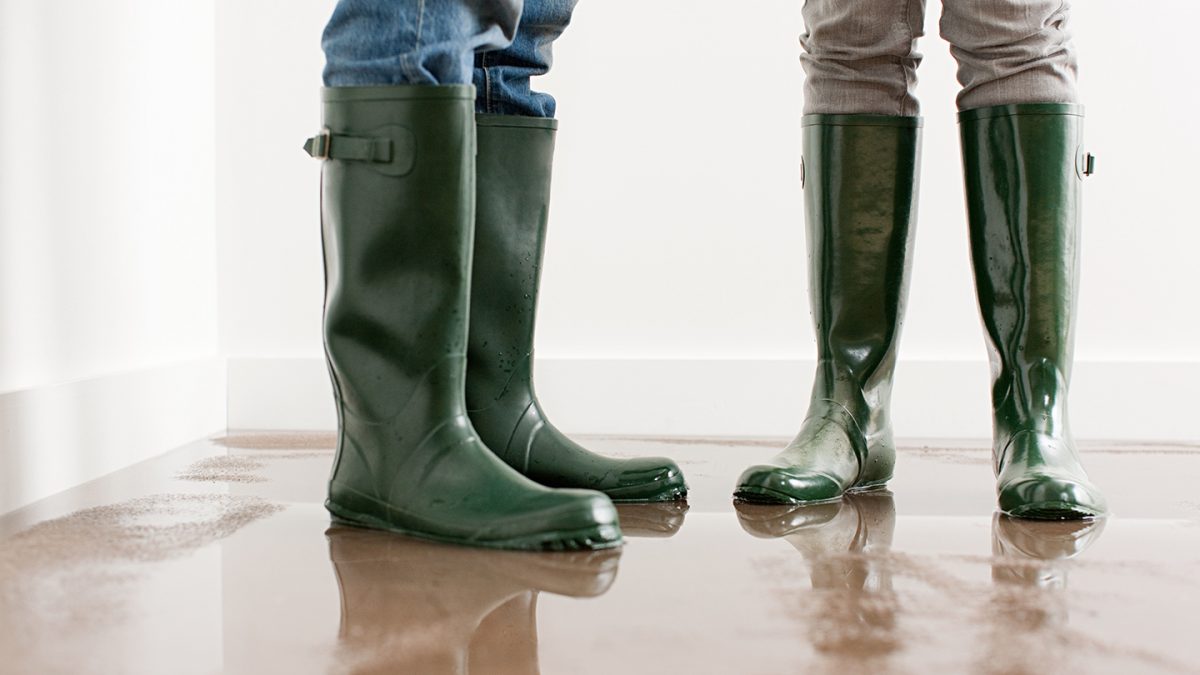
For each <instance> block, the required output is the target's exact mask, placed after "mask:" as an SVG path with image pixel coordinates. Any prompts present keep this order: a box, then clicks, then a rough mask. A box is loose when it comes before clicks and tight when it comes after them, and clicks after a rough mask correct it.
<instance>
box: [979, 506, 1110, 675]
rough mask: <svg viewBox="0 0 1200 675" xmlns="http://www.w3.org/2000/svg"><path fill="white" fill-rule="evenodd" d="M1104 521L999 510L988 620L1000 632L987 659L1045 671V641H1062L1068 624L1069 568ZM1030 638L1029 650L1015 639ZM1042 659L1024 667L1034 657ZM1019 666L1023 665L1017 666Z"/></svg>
mask: <svg viewBox="0 0 1200 675" xmlns="http://www.w3.org/2000/svg"><path fill="white" fill-rule="evenodd" d="M1103 530H1104V521H1103V520H1091V521H1044V522H1036V521H1030V520H1022V519H1018V518H1013V517H1010V516H1005V515H1001V514H996V516H995V518H994V519H993V520H992V556H993V561H992V581H993V583H994V584H995V590H994V593H993V599H992V608H991V610H990V611H989V615H990V620H989V623H990V625H992V626H993V627H994V629H995V630H996V631H997V633H998V638H997V641H996V643H997V644H998V645H999V646H998V647H997V648H996V649H994V650H992V651H993V652H995V653H993V654H990V655H989V659H993V658H1001V659H1003V660H1013V659H1017V660H1018V663H1015V664H1013V665H1014V668H1015V669H1017V670H1021V669H1023V668H1024V667H1025V666H1028V667H1031V668H1035V669H1039V670H1040V669H1041V666H1042V665H1043V664H1042V663H1040V662H1041V661H1042V660H1043V658H1044V656H1045V650H1046V648H1047V645H1053V644H1059V643H1060V641H1059V640H1056V639H1054V638H1055V631H1056V630H1057V629H1061V628H1064V627H1065V626H1066V624H1067V604H1068V603H1067V595H1066V591H1067V570H1068V569H1069V568H1070V566H1071V564H1072V563H1071V561H1072V559H1074V558H1076V557H1077V556H1079V555H1080V554H1081V553H1083V552H1084V551H1085V550H1087V549H1088V547H1090V546H1091V545H1092V544H1094V543H1095V542H1096V540H1097V539H1099V538H1100V534H1101V532H1102V531H1103ZM1019 636H1026V637H1027V638H1029V639H1031V644H1030V645H1029V646H1030V649H1021V648H1015V647H1016V646H1017V643H1014V642H1013V640H1014V638H1017V639H1019ZM1034 654H1036V655H1039V656H1038V657H1037V660H1038V663H1028V664H1025V665H1024V666H1022V665H1021V662H1023V660H1024V659H1027V658H1030V657H1031V656H1030V655H1034ZM1017 666H1020V667H1019V668H1018V667H1017Z"/></svg>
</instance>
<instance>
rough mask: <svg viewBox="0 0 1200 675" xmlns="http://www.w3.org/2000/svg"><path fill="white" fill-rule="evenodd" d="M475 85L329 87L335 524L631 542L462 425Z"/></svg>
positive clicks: (602, 508) (319, 141)
mask: <svg viewBox="0 0 1200 675" xmlns="http://www.w3.org/2000/svg"><path fill="white" fill-rule="evenodd" d="M474 100H475V95H474V88H473V87H471V86H470V85H465V86H392V87H345V88H330V89H326V90H325V91H324V119H325V130H324V132H323V133H322V134H321V135H319V136H317V137H315V138H312V139H310V140H309V142H308V143H307V144H306V145H305V149H306V150H308V151H309V153H310V154H312V155H313V156H315V157H319V158H322V159H324V160H325V161H324V165H323V171H322V200H321V201H322V205H321V222H322V235H323V244H324V254H325V285H326V290H325V321H324V334H325V353H326V358H327V361H328V364H329V371H330V376H331V379H332V380H333V388H334V395H335V398H336V401H337V409H338V444H337V454H336V456H335V458H334V465H333V475H332V476H331V478H330V481H329V499H328V500H327V501H326V507H327V508H328V509H329V511H330V513H331V514H332V515H333V517H334V520H335V521H338V522H343V523H347V524H352V525H358V526H363V527H372V528H379V529H385V530H391V531H394V532H400V533H403V534H409V535H413V536H417V537H422V538H425V539H432V540H437V541H444V542H450V543H456V544H467V545H472V546H483V547H492V548H510V549H537V550H541V549H550V550H565V549H582V548H603V547H609V546H615V545H617V544H619V543H620V542H621V533H620V529H619V528H618V526H617V512H616V508H615V507H614V506H613V505H612V503H611V501H610V500H609V499H608V497H605V496H604V495H602V494H600V493H598V492H591V491H584V490H552V489H550V488H546V487H543V486H541V485H538V484H537V483H535V482H533V481H531V480H529V479H528V478H525V477H524V476H522V475H520V474H519V473H517V472H516V471H514V470H512V468H510V467H509V466H508V465H507V464H505V463H504V462H502V461H500V459H499V458H497V457H496V456H495V455H494V454H493V453H492V452H491V451H490V450H489V449H488V447H487V446H486V445H484V443H483V442H482V441H481V440H480V439H479V437H478V436H477V434H476V433H475V430H474V429H473V428H472V426H471V422H470V420H469V419H468V417H467V411H466V402H465V394H464V387H465V379H466V365H467V364H466V360H467V358H466V357H467V301H468V298H469V294H470V271H471V241H472V233H473V224H474V217H475V213H474V208H473V205H474V196H475V183H474V178H475V163H474V157H475V143H474V139H475V118H474V111H473V109H472V106H473V104H474Z"/></svg>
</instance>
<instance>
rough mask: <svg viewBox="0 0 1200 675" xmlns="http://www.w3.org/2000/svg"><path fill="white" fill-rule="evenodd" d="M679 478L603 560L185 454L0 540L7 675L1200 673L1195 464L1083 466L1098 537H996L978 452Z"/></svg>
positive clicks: (1019, 527)
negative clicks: (407, 528)
mask: <svg viewBox="0 0 1200 675" xmlns="http://www.w3.org/2000/svg"><path fill="white" fill-rule="evenodd" d="M588 442H589V443H590V444H591V445H592V446H593V447H594V448H595V449H597V450H599V451H602V452H607V453H611V454H614V455H634V454H640V453H647V454H662V453H666V454H671V455H673V456H675V457H676V458H678V459H679V460H680V461H681V464H682V465H683V466H684V469H685V471H686V472H687V473H688V476H689V479H690V483H691V486H692V495H693V497H692V500H691V508H690V510H686V511H685V510H684V509H682V508H674V507H628V508H623V509H622V521H623V526H624V528H625V531H626V533H627V535H629V538H628V543H627V545H626V546H625V547H624V549H622V550H620V551H617V552H605V553H599V554H523V553H504V552H485V551H476V550H469V549H458V548H453V547H446V546H440V545H433V544H426V543H421V542H417V541H412V540H406V539H404V538H400V537H395V536H391V535H387V534H380V533H374V532H367V531H361V530H351V529H345V528H333V529H330V527H329V521H328V518H327V516H326V514H325V511H324V510H323V509H322V507H321V500H322V496H323V494H322V492H323V487H324V486H323V483H324V479H325V476H326V473H327V470H328V464H329V461H330V459H331V453H330V452H329V450H328V446H329V445H330V443H331V438H330V437H329V436H328V435H300V434H286V435H280V434H276V435H241V436H234V437H229V438H226V439H224V440H221V441H217V442H204V443H197V444H194V445H192V446H188V447H186V448H182V449H179V450H176V451H174V452H171V453H169V454H167V455H165V456H163V457H161V458H159V459H156V460H153V461H150V462H146V463H144V464H141V465H138V466H135V467H132V468H130V469H127V470H125V471H121V472H119V473H117V474H113V475H111V476H108V477H106V478H103V479H101V480H98V481H95V482H93V483H90V484H88V485H85V486H82V487H80V488H77V489H75V490H71V491H69V492H67V493H63V494H61V495H58V496H55V497H52V498H50V499H47V500H44V501H42V502H40V503H38V504H35V505H33V506H31V507H28V508H26V509H23V510H21V511H18V512H15V513H11V514H8V515H7V516H4V517H3V518H0V672H3V673H39V674H41V673H72V674H77V673H78V674H83V673H105V674H107V673H154V674H156V675H157V674H164V673H170V674H185V673H255V674H261V673H289V674H291V673H421V674H426V673H428V674H440V673H465V672H470V673H523V674H529V673H535V672H539V668H540V671H541V672H544V673H571V674H588V673H604V674H610V673H654V674H659V673H666V672H670V673H781V672H829V673H834V672H838V673H854V672H871V673H888V672H913V673H916V672H948V673H960V672H963V673H965V672H981V673H1024V672H1029V673H1035V672H1054V673H1076V672H1088V673H1097V672H1104V673H1107V672H1112V673H1151V672H1167V673H1175V672H1180V673H1182V672H1200V651H1197V649H1196V643H1194V642H1193V640H1194V639H1195V637H1194V635H1195V631H1196V626H1197V625H1198V624H1197V622H1196V619H1195V614H1194V612H1195V608H1196V607H1198V606H1200V495H1197V494H1196V493H1195V492H1194V490H1193V485H1194V484H1195V482H1196V478H1197V476H1200V450H1198V449H1195V448H1187V447H1171V446H1149V447H1132V446H1121V447H1100V446H1098V447H1093V448H1090V449H1089V450H1088V452H1087V461H1088V464H1089V467H1090V469H1091V472H1092V475H1093V478H1095V479H1096V481H1097V482H1098V483H1099V484H1100V485H1102V486H1103V487H1105V488H1107V490H1108V493H1109V497H1110V501H1111V502H1112V504H1113V507H1114V511H1115V515H1114V517H1112V518H1110V519H1109V520H1108V521H1107V522H1103V523H1093V524H1061V523H1058V524H1055V523H1050V524H1045V523H1043V524H1034V523H1024V522H1016V521H1011V520H1007V519H1003V518H996V517H994V516H993V514H992V486H991V476H990V469H989V467H988V456H987V453H986V451H984V450H960V449H954V448H923V449H910V450H906V451H903V452H902V454H901V464H900V467H899V473H898V475H897V478H896V480H895V481H894V483H893V485H892V490H893V493H894V497H893V496H892V495H888V494H876V495H869V496H868V495H864V496H861V497H858V498H855V499H853V500H851V501H848V502H846V503H844V504H841V505H825V506H818V507H809V508H804V509H786V508H767V507H757V508H753V509H749V508H742V509H739V510H738V511H736V512H735V510H734V508H733V506H732V505H731V504H730V502H729V498H728V495H729V489H730V488H731V484H732V482H733V480H734V479H735V478H736V476H737V473H738V471H739V470H740V469H741V468H742V467H743V466H744V465H746V464H748V463H751V462H754V461H757V460H758V459H761V458H764V457H766V456H768V455H769V454H771V453H772V448H773V447H774V446H775V445H777V444H776V443H774V442H771V443H768V442H762V441H720V440H677V439H634V438H593V439H588Z"/></svg>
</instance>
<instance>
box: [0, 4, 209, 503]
mask: <svg viewBox="0 0 1200 675" xmlns="http://www.w3.org/2000/svg"><path fill="white" fill-rule="evenodd" d="M213 51H214V43H213V9H212V4H211V2H208V1H201V0H194V1H189V2H170V3H163V2H156V1H154V0H109V1H106V2H102V3H99V2H92V1H90V0H3V2H0V139H2V140H0V512H3V511H5V510H7V509H8V508H11V507H12V506H14V505H17V504H21V503H25V502H27V501H30V500H31V499H33V498H36V497H38V496H43V495H45V494H49V493H50V492H54V491H56V490H59V489H64V488H66V487H70V486H71V485H74V484H76V483H78V482H81V481H83V480H88V479H90V478H94V477H96V476H98V475H100V474H103V473H105V472H107V471H111V470H113V469H116V468H120V467H122V466H124V465H126V464H128V463H130V462H132V461H137V460H139V459H142V458H144V457H148V456H150V455H152V454H156V453H158V452H161V451H162V450H163V449H164V448H165V447H168V448H169V447H173V446H174V445H178V444H180V443H182V442H185V441H187V440H190V439H191V438H195V437H197V436H199V435H201V434H204V433H208V432H211V431H213V430H214V429H216V428H219V426H220V424H221V422H222V421H223V415H222V413H223V399H222V397H221V394H222V387H223V384H222V382H223V379H224V375H223V363H222V362H221V361H220V360H219V358H218V342H217V332H216V325H217V321H218V313H217V304H216V300H217V294H216V238H215V235H214V232H213V225H212V223H213V203H214V185H213V157H214V155H213V140H212V139H213V133H214V130H213V118H214V112H213V103H212V101H213V89H214V85H213ZM167 402H173V403H175V404H177V405H176V408H178V409H174V408H173V409H170V410H167V409H164V408H163V407H162V406H163V405H165V404H166V403H167ZM164 444H165V445H164Z"/></svg>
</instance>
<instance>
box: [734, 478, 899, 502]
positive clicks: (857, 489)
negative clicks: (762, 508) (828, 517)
mask: <svg viewBox="0 0 1200 675" xmlns="http://www.w3.org/2000/svg"><path fill="white" fill-rule="evenodd" d="M889 480H891V478H890V477H888V478H885V479H883V480H880V481H872V482H870V483H863V484H862V485H855V486H854V487H851V488H848V489H847V490H846V491H845V492H843V493H842V494H840V495H838V496H836V497H830V498H829V499H796V498H795V497H793V496H791V495H787V494H784V493H782V492H779V491H777V490H771V489H768V488H761V487H751V486H746V487H741V488H738V489H737V490H736V491H734V493H733V502H734V503H735V504H739V503H741V504H805V505H816V504H832V503H833V502H838V501H841V500H842V497H843V496H844V495H853V494H859V493H862V492H874V491H876V490H883V489H886V488H887V483H888V481H889Z"/></svg>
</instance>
